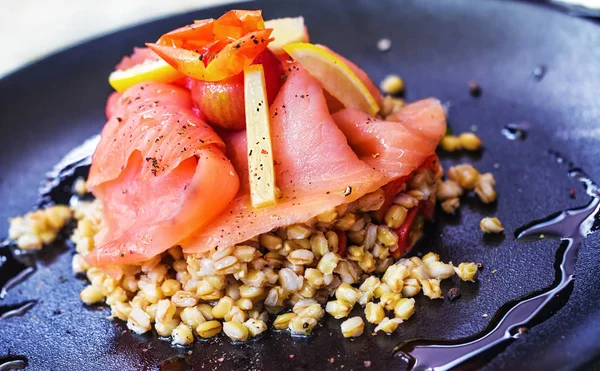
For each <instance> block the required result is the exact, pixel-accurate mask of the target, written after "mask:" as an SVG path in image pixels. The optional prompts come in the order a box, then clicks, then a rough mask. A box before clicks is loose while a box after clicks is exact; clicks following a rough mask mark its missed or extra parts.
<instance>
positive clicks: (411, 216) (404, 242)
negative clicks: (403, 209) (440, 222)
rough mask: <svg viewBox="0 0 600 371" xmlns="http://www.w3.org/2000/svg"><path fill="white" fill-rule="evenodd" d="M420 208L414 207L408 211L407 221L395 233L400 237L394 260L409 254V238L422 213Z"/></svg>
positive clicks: (393, 256) (393, 254)
mask: <svg viewBox="0 0 600 371" xmlns="http://www.w3.org/2000/svg"><path fill="white" fill-rule="evenodd" d="M420 209H421V208H420V206H416V207H413V208H412V209H410V210H408V213H407V214H406V220H405V221H404V223H402V225H401V226H400V227H398V228H396V229H394V232H396V234H397V235H398V248H397V249H396V250H394V251H392V258H394V259H398V258H400V257H401V256H404V255H406V253H408V251H407V250H408V248H409V246H408V237H409V235H410V230H411V229H412V226H413V223H414V222H415V218H416V217H417V214H418V213H419V211H420Z"/></svg>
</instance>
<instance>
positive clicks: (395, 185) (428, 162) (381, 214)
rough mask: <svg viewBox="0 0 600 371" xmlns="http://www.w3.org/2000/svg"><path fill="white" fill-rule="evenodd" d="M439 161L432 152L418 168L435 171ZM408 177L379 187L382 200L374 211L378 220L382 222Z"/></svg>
mask: <svg viewBox="0 0 600 371" xmlns="http://www.w3.org/2000/svg"><path fill="white" fill-rule="evenodd" d="M439 163H440V159H439V157H438V155H437V154H435V153H434V154H433V155H431V156H429V157H427V158H426V159H425V161H423V163H422V164H421V166H419V169H422V168H429V169H432V170H434V171H436V170H437V168H438V166H439ZM408 178H409V177H408V176H404V177H402V178H398V179H396V180H393V181H391V182H389V183H388V184H386V185H384V186H383V187H381V189H383V193H384V200H383V204H382V205H381V207H380V208H379V210H377V211H376V212H375V218H376V219H377V220H378V221H379V222H383V219H384V218H385V213H387V211H388V210H389V209H390V207H391V206H392V203H393V202H394V198H395V197H396V195H397V194H398V193H400V192H401V191H402V190H404V187H405V186H406V181H407V180H408ZM431 215H433V211H431ZM425 216H426V217H427V218H430V216H427V215H425Z"/></svg>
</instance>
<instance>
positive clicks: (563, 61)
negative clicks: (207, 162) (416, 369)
mask: <svg viewBox="0 0 600 371" xmlns="http://www.w3.org/2000/svg"><path fill="white" fill-rule="evenodd" d="M235 6H236V7H240V8H252V9H256V8H259V9H263V11H264V16H265V18H267V19H268V18H276V17H284V16H296V15H303V16H304V18H305V20H306V23H307V25H308V29H309V30H310V35H311V40H312V41H313V42H318V43H322V44H325V45H328V46H330V47H331V48H332V49H334V50H336V51H338V52H340V53H341V54H342V55H344V56H346V57H347V58H349V59H351V60H353V61H354V62H356V63H358V64H359V65H360V66H362V67H363V68H364V69H365V70H366V71H367V72H368V73H369V74H370V75H371V76H372V78H373V79H374V81H375V82H379V81H380V80H381V79H382V78H383V77H384V76H385V75H386V74H388V73H397V74H399V75H401V76H402V77H403V78H404V80H405V83H406V86H407V99H408V100H416V99H420V98H423V97H428V96H435V97H438V98H439V99H441V100H442V101H443V102H447V103H448V104H449V107H450V109H449V124H450V127H451V128H452V130H453V131H454V132H457V133H460V132H463V131H469V130H471V127H472V126H476V127H477V133H478V135H479V136H480V137H481V138H482V140H483V142H484V144H485V150H484V151H483V153H482V154H481V156H468V155H464V156H461V155H457V156H444V157H442V159H443V162H444V164H445V165H449V164H453V163H459V162H463V161H467V162H472V163H474V164H475V166H476V167H477V168H478V169H480V170H481V171H491V172H493V173H494V174H495V176H496V180H497V190H498V192H499V201H498V203H497V204H495V205H492V206H484V205H482V204H481V203H480V202H479V201H477V200H476V199H475V198H474V197H467V198H465V200H464V206H463V207H462V208H461V211H460V214H459V215H458V216H456V217H449V216H445V215H442V213H441V212H439V210H438V221H437V222H436V223H435V224H434V225H430V226H428V227H427V232H426V233H427V238H426V239H425V240H424V241H423V242H422V243H421V244H420V245H419V250H418V251H417V252H419V251H421V252H424V251H429V250H432V251H436V252H438V253H439V254H440V255H441V257H442V259H443V260H444V261H447V260H451V261H453V262H460V261H473V260H474V261H477V262H481V263H483V264H484V266H485V267H484V269H483V270H482V271H481V273H480V275H479V280H478V282H477V283H475V284H471V283H463V282H458V281H457V279H456V278H453V280H452V281H448V282H447V283H445V284H444V285H443V291H444V293H446V292H447V290H448V289H449V288H451V287H459V288H460V290H461V291H462V297H461V298H460V299H459V300H457V301H455V302H450V301H448V300H443V301H442V300H436V301H431V300H429V299H428V298H425V297H422V296H421V297H419V298H418V300H417V307H416V314H415V315H414V316H413V317H412V318H411V319H410V321H407V322H406V323H405V324H403V325H402V326H401V327H400V330H399V331H397V333H396V334H394V335H393V336H385V335H382V334H379V335H377V336H371V334H370V333H371V331H372V329H373V326H371V325H367V330H366V333H365V334H364V335H363V336H362V337H360V338H357V339H355V340H345V339H343V338H342V336H341V333H340V330H339V323H340V321H337V320H333V319H328V320H327V321H326V322H325V323H324V328H322V329H317V331H315V335H314V336H313V337H312V338H310V339H293V338H291V337H290V336H289V335H288V334H285V333H283V334H278V333H269V334H266V335H264V336H263V337H262V338H260V339H258V340H255V341H250V342H248V343H245V344H232V343H231V342H229V341H228V340H227V339H226V338H223V337H218V338H217V339H214V340H211V341H208V342H197V343H196V344H195V346H194V347H193V348H190V349H183V348H172V347H171V346H170V345H169V343H167V342H162V341H159V340H158V339H157V338H156V336H155V335H143V336H139V335H135V334H132V333H129V332H127V331H124V330H125V329H126V327H125V325H124V324H123V323H121V322H110V321H108V320H106V319H105V317H106V316H108V314H109V310H108V309H106V308H101V307H99V308H96V307H85V306H83V305H82V304H81V303H80V301H79V296H78V294H79V291H80V290H81V289H82V288H83V287H84V285H85V282H84V281H83V280H81V279H77V278H75V277H73V275H72V273H71V268H70V261H71V256H72V253H71V252H70V251H69V250H68V248H67V247H64V246H62V247H61V246H55V247H54V248H46V249H45V250H44V251H43V252H42V253H41V256H40V259H39V261H38V270H37V271H36V272H35V273H34V274H33V276H32V277H30V278H29V279H28V280H26V281H25V282H24V283H22V284H20V285H19V286H17V287H15V288H13V289H12V290H11V291H9V293H8V295H7V296H6V298H5V299H3V300H0V305H10V304H14V303H18V302H23V301H25V300H30V299H37V300H38V301H39V302H38V304H37V305H35V306H34V307H33V308H32V309H31V310H29V311H28V312H27V313H26V314H25V315H23V316H20V317H13V318H10V319H7V320H3V321H0V357H2V356H3V355H6V354H7V353H9V352H10V353H11V354H16V355H23V356H27V357H28V359H29V369H32V370H66V369H72V370H80V369H81V370H83V369H86V370H92V369H93V370H100V369H102V370H125V369H127V370H134V369H135V370H142V369H146V370H155V369H158V368H159V364H160V363H161V362H162V361H164V360H165V359H167V358H169V357H171V356H176V355H181V356H184V357H186V362H184V363H187V364H188V365H193V367H194V369H219V370H231V369H243V370H248V369H259V370H282V369H312V370H317V369H318V370H321V369H344V370H350V369H354V370H356V369H362V368H365V364H368V363H365V361H368V362H370V368H371V369H402V368H403V367H404V363H403V361H402V360H401V359H399V358H395V357H393V356H392V354H393V349H394V347H395V346H396V345H397V344H398V343H399V342H401V341H403V340H407V339H411V338H414V337H425V338H440V339H457V338H462V337H468V336H472V335H474V334H476V333H478V332H480V331H482V330H484V329H485V328H486V326H487V325H488V324H489V323H490V322H491V321H492V318H493V315H494V313H496V311H497V310H498V309H499V308H500V307H501V306H502V305H503V304H505V303H506V302H508V301H510V300H515V299H518V298H520V297H522V296H523V295H527V294H529V293H531V292H533V291H536V290H542V289H545V288H548V287H550V286H551V285H552V284H553V282H554V279H555V268H554V261H555V254H556V251H557V248H558V246H559V242H558V241H556V240H543V241H539V242H532V243H519V242H516V241H515V240H514V237H513V232H514V231H515V230H516V229H517V228H518V227H520V226H521V225H523V224H525V223H527V222H530V221H531V220H533V219H539V218H542V217H545V216H547V215H549V214H551V213H552V212H555V211H560V210H564V209H567V208H571V207H575V206H582V205H585V204H587V202H588V200H589V197H588V196H586V195H585V193H584V192H583V189H582V188H581V185H580V184H579V183H577V182H575V181H573V180H571V179H569V178H568V177H567V168H566V165H564V164H562V165H561V164H559V163H557V162H556V160H555V158H554V157H552V156H550V155H549V154H548V152H547V151H548V150H549V149H552V150H557V151H559V152H561V153H562V154H563V155H564V156H565V157H567V158H569V159H570V160H572V161H573V162H574V163H575V164H576V165H577V166H580V167H582V168H583V169H585V170H586V171H587V172H588V173H589V175H590V177H591V178H592V179H595V180H596V181H598V180H600V98H599V96H600V68H599V66H600V64H599V63H600V27H599V26H598V25H597V24H593V23H591V22H588V21H585V20H580V19H575V18H571V17H569V16H567V15H564V14H560V13H557V12H555V11H551V10H548V9H545V8H540V7H537V6H534V5H528V4H522V3H510V2H492V1H485V2H484V1H467V0H462V1H461V0H458V1H452V2H450V1H446V2H440V1H433V0H431V1H423V0H414V1H392V0H378V1H371V0H364V1H344V0H335V1H334V0H332V1H319V0H309V1H297V2H292V1H290V2H288V1H285V2H281V1H275V0H273V1H268V0H267V1H257V2H255V3H246V4H238V5H235ZM225 10H227V8H223V7H221V8H215V9H209V10H203V11H200V12H196V13H190V14H186V15H179V16H175V17H171V18H167V19H163V20H160V21H156V22H152V23H148V24H144V25H140V26H136V27H134V28H131V29H128V30H124V31H120V32H118V33H115V34H111V35H108V36H105V37H102V38H99V39H97V40H94V41H91V42H88V43H85V44H82V45H79V46H77V47H74V48H72V49H69V50H67V51H64V52H61V53H58V54H55V55H52V56H50V57H48V58H47V59H44V60H43V61H40V62H38V63H36V64H33V65H31V66H28V67H26V68H24V69H22V70H20V71H18V72H16V73H14V74H12V75H9V76H8V77H6V78H4V79H2V80H0V124H1V127H0V151H1V154H2V156H0V158H1V160H0V161H1V163H2V175H0V199H1V200H2V202H0V231H6V228H7V226H8V224H7V222H6V219H7V218H8V217H9V216H15V215H19V214H23V213H24V212H26V211H28V210H29V209H31V208H32V207H33V205H35V203H36V201H37V189H38V185H39V183H40V181H42V180H43V178H44V174H45V173H46V172H47V171H48V170H50V169H51V168H52V166H53V165H54V164H56V163H57V162H58V161H59V160H60V159H61V158H62V156H64V155H65V154H66V153H67V152H68V151H69V150H70V149H72V148H73V147H75V146H77V145H79V144H80V143H81V142H83V141H84V140H85V139H86V138H88V137H90V136H92V135H94V134H96V133H98V132H99V131H100V130H101V128H102V126H103V124H104V123H105V117H104V105H105V100H106V97H107V96H108V94H109V93H110V87H109V86H108V83H107V77H108V75H109V73H110V72H111V71H112V69H113V66H114V65H115V64H116V63H117V62H118V61H119V59H120V58H121V57H122V56H123V55H125V54H127V53H129V52H130V51H131V49H132V48H133V46H136V45H142V44H143V43H144V42H147V41H152V40H155V39H157V37H158V36H159V35H161V34H162V33H164V32H166V31H168V30H171V29H173V28H175V27H178V26H181V25H184V24H187V23H189V22H191V21H192V20H193V19H202V18H207V17H218V16H219V15H220V14H222V13H223V12H224V11H225ZM383 37H386V38H389V39H390V40H391V41H392V48H391V50H389V51H388V52H385V53H383V52H380V51H378V50H377V47H376V43H377V41H378V40H379V39H380V38H383ZM537 67H543V68H542V70H544V72H545V73H544V75H543V77H542V78H541V79H534V78H532V72H533V71H534V70H535V69H536V68H537ZM471 80H474V81H477V82H478V83H479V85H480V86H481V88H482V90H483V94H482V95H481V97H479V98H474V97H471V96H470V95H469V89H468V82H469V81H471ZM509 123H526V125H528V130H527V133H528V135H527V138H526V139H525V140H515V141H511V140H508V139H506V138H505V137H504V136H503V135H501V129H502V128H503V127H504V126H505V125H507V124H509ZM495 164H499V167H498V168H496V167H495V166H494V165H495ZM571 188H573V189H574V190H575V197H574V198H571V197H570V195H569V194H570V189H571ZM489 215H497V216H498V217H499V218H500V219H501V220H502V222H503V224H504V226H505V228H506V233H505V235H503V236H500V237H491V238H487V237H485V238H484V237H483V236H482V233H481V231H480V230H479V220H480V219H481V218H482V217H483V216H489ZM5 233H6V232H1V233H0V235H2V236H5ZM599 247H600V234H593V235H591V236H589V237H588V238H587V240H586V241H585V242H584V244H583V247H582V249H581V251H580V253H579V261H578V263H577V269H576V278H575V284H574V288H573V291H572V293H571V296H570V299H569V301H568V302H567V303H566V305H564V306H563V307H562V308H560V306H556V307H555V308H554V309H555V310H554V312H555V313H554V315H553V316H551V317H550V318H549V319H548V320H546V321H544V322H542V323H541V324H539V325H537V326H535V327H533V328H532V329H531V330H530V331H529V332H527V333H526V334H525V335H524V336H522V337H521V338H520V339H519V340H517V341H515V342H514V343H512V344H511V345H510V346H508V347H507V348H506V349H505V350H504V351H503V352H502V353H500V355H498V356H496V357H494V358H493V359H491V361H489V363H487V364H486V365H485V366H484V368H486V369H489V370H500V369H512V370H520V369H530V370H533V369H535V370H537V369H546V370H547V369H564V370H567V369H576V368H582V369H585V368H587V367H589V362H591V361H592V360H593V359H594V357H597V356H598V355H599V354H600V325H599V323H600V274H598V273H599V272H600V267H599V264H600V249H599ZM4 268H5V267H3V268H0V269H4ZM484 315H487V316H484ZM189 351H191V352H189ZM189 353H191V354H189ZM332 360H333V361H332ZM586 364H587V365H588V366H586ZM181 365H182V364H181V362H180V366H181ZM183 365H184V366H185V364H183ZM186 367H188V368H190V369H191V367H192V366H186ZM472 367H473V366H470V368H472ZM183 369H185V367H183Z"/></svg>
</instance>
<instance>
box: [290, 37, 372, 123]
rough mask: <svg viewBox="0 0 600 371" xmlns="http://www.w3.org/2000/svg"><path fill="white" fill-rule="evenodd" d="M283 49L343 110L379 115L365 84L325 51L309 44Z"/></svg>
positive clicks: (296, 44)
mask: <svg viewBox="0 0 600 371" xmlns="http://www.w3.org/2000/svg"><path fill="white" fill-rule="evenodd" d="M283 49H284V50H285V51H286V52H287V53H288V54H289V55H290V56H291V57H292V58H294V59H295V60H296V61H298V62H300V64H301V65H302V67H304V68H306V70H307V71H308V73H310V74H311V75H312V76H314V77H315V78H316V79H317V80H319V82H321V84H322V85H323V88H325V90H327V92H329V94H331V95H333V96H334V97H335V98H336V99H337V100H339V101H340V102H341V103H342V104H343V105H344V107H346V108H355V109H358V110H361V111H363V112H368V113H369V114H370V115H375V114H377V112H379V105H378V104H377V101H376V100H375V98H374V97H373V95H372V94H371V93H369V90H368V89H367V87H366V86H365V84H363V82H362V81H360V79H359V78H358V76H356V74H355V73H354V72H352V70H351V69H350V68H349V67H348V66H347V65H346V64H345V63H344V62H343V61H342V60H341V59H339V58H338V57H336V56H335V55H333V54H332V53H330V52H329V51H327V50H325V49H323V48H320V47H318V46H316V45H313V44H309V43H293V44H288V45H284V46H283Z"/></svg>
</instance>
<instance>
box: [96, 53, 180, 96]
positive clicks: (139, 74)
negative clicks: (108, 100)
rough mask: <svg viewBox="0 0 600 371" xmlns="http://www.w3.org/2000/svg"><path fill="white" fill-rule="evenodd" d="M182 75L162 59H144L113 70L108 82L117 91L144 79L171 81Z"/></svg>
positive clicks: (121, 90)
mask: <svg viewBox="0 0 600 371" xmlns="http://www.w3.org/2000/svg"><path fill="white" fill-rule="evenodd" d="M181 77H183V75H182V74H181V73H179V72H178V71H177V70H176V69H174V68H173V67H171V66H170V65H169V64H168V63H167V62H165V61H163V60H158V61H157V60H146V61H144V62H143V63H141V64H137V65H135V66H133V67H131V68H128V69H126V70H117V71H113V72H112V73H111V74H110V76H109V77H108V82H109V83H110V85H111V86H112V87H113V89H115V90H116V91H118V92H123V91H125V90H127V89H128V88H130V87H132V86H133V85H135V84H137V83H140V82H144V81H156V82H165V83H169V82H173V81H175V80H177V79H179V78H181Z"/></svg>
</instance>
